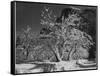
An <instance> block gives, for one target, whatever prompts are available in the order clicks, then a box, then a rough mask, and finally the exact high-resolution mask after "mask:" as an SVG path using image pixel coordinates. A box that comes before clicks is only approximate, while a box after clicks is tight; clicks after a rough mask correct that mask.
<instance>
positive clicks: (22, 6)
mask: <svg viewBox="0 0 100 76" xmlns="http://www.w3.org/2000/svg"><path fill="white" fill-rule="evenodd" d="M16 5H17V6H16V23H17V24H16V25H17V26H16V30H17V31H21V30H22V29H23V28H24V29H25V28H26V27H27V26H30V27H31V28H32V30H33V31H34V32H39V31H40V29H41V28H42V27H44V26H43V25H41V24H40V19H41V12H42V10H43V8H44V7H50V8H51V9H52V10H54V12H55V13H56V15H57V16H60V13H61V12H59V11H61V10H62V9H63V8H65V7H67V6H63V5H62V6H59V5H48V4H38V3H27V2H25V3H22V2H18V3H17V4H16Z"/></svg>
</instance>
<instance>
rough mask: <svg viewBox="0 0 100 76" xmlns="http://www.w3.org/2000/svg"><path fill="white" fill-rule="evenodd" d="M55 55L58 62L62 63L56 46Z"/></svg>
mask: <svg viewBox="0 0 100 76" xmlns="http://www.w3.org/2000/svg"><path fill="white" fill-rule="evenodd" d="M55 53H56V56H57V58H58V60H59V62H60V61H62V59H61V57H60V54H59V50H58V47H57V46H55Z"/></svg>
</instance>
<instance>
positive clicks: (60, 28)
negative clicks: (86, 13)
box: [41, 8, 93, 62]
mask: <svg viewBox="0 0 100 76" xmlns="http://www.w3.org/2000/svg"><path fill="white" fill-rule="evenodd" d="M64 10H65V11H64V12H63V13H64V14H62V16H61V17H60V19H61V20H60V21H61V22H57V21H56V20H57V16H55V15H54V13H53V12H52V10H50V8H45V9H44V11H42V15H41V16H42V19H41V24H42V25H45V26H47V27H48V28H49V29H50V30H51V32H50V33H49V34H47V35H46V36H50V37H52V38H55V39H56V40H57V41H56V44H55V45H53V46H52V47H53V49H54V52H55V54H56V56H57V58H58V60H59V62H60V61H62V59H63V56H64V53H65V52H67V53H68V56H67V60H69V61H71V60H73V59H74V57H75V55H78V59H81V58H88V50H89V48H90V47H91V45H93V40H92V37H91V36H90V35H88V34H87V33H86V32H83V31H81V30H79V27H80V26H81V21H82V17H81V16H80V14H79V13H80V11H81V10H80V9H77V8H66V9H64ZM66 11H67V13H66ZM66 15H67V16H66ZM44 36H45V35H44ZM59 48H60V50H59ZM83 53H84V54H83ZM82 54H83V55H82Z"/></svg>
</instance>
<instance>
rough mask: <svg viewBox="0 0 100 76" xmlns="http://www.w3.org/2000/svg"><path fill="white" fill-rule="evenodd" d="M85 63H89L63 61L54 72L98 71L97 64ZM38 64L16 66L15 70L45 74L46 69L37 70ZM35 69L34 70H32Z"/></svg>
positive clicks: (39, 68) (17, 71) (57, 64)
mask: <svg viewBox="0 0 100 76" xmlns="http://www.w3.org/2000/svg"><path fill="white" fill-rule="evenodd" d="M83 62H87V61H84V60H80V61H78V64H77V63H76V61H62V62H57V63H55V65H56V66H55V68H56V69H55V70H53V71H69V70H84V69H96V68H97V67H96V63H92V62H91V64H90V63H89V64H86V63H84V64H83ZM36 66H37V65H36V64H33V63H32V64H31V63H27V64H26V63H24V64H16V65H15V69H16V73H38V72H44V69H43V68H42V67H38V68H35V67H36ZM32 68H33V69H32Z"/></svg>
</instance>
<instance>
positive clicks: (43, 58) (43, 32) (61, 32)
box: [11, 1, 98, 74]
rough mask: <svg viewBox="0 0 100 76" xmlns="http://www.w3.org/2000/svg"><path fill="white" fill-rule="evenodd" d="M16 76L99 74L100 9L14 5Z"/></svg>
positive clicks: (52, 5) (13, 55)
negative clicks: (95, 72)
mask: <svg viewBox="0 0 100 76" xmlns="http://www.w3.org/2000/svg"><path fill="white" fill-rule="evenodd" d="M11 8H12V14H13V15H12V25H11V27H12V29H13V36H12V37H13V50H11V52H12V53H11V54H12V66H13V65H14V66H13V68H14V70H13V71H14V72H13V73H14V74H34V73H52V72H55V73H56V72H68V71H82V70H97V68H98V55H97V54H98V49H97V46H98V45H97V34H98V33H97V28H98V27H97V26H98V24H97V6H92V5H91V6H90V5H89V6H88V5H72V4H57V3H40V2H23V1H12V6H11Z"/></svg>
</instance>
